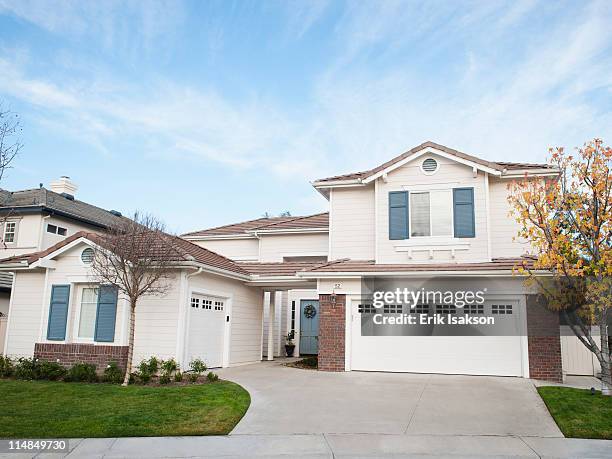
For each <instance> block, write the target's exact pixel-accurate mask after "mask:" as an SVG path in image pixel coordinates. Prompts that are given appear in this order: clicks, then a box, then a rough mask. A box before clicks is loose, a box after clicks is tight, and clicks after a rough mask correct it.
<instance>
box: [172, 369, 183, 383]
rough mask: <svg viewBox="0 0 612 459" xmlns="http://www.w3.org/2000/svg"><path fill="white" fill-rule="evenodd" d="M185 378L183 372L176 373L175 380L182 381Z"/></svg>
mask: <svg viewBox="0 0 612 459" xmlns="http://www.w3.org/2000/svg"><path fill="white" fill-rule="evenodd" d="M182 380H183V373H181V372H180V371H177V372H176V373H174V382H181V381H182Z"/></svg>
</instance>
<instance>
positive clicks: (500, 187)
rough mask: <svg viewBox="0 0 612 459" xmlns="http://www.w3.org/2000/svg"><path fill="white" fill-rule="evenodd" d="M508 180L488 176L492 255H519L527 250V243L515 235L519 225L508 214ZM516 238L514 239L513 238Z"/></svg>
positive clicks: (496, 256)
mask: <svg viewBox="0 0 612 459" xmlns="http://www.w3.org/2000/svg"><path fill="white" fill-rule="evenodd" d="M509 183H510V181H508V180H500V179H497V178H493V177H490V180H489V193H490V196H491V199H490V203H491V204H490V205H491V235H492V239H491V242H492V244H491V248H492V257H493V258H500V257H519V256H521V255H523V254H524V253H525V252H527V251H528V249H529V245H528V244H527V243H526V242H525V240H523V239H519V238H518V237H517V235H518V231H519V229H520V225H519V224H518V223H517V221H516V219H515V218H514V217H512V216H511V215H510V209H511V206H510V203H509V202H508V194H509V193H508V184H509ZM514 238H516V240H513V239H514Z"/></svg>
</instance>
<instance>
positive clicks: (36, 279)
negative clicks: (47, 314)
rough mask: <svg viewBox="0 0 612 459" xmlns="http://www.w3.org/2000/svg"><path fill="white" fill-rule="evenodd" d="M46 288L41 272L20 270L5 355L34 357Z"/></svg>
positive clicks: (15, 286) (15, 288) (43, 275)
mask: <svg viewBox="0 0 612 459" xmlns="http://www.w3.org/2000/svg"><path fill="white" fill-rule="evenodd" d="M44 285H45V274H44V272H42V271H34V272H24V271H20V272H18V273H17V274H16V275H15V284H14V289H13V293H12V295H13V298H12V308H11V311H10V318H9V327H8V332H7V333H8V343H7V346H6V350H5V352H6V355H9V356H11V357H32V356H33V355H34V343H35V342H37V341H38V336H39V334H40V319H41V310H42V301H43V290H44Z"/></svg>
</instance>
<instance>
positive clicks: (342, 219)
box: [330, 185, 375, 260]
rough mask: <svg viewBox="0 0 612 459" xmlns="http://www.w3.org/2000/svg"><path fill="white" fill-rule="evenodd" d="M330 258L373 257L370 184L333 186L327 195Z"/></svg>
mask: <svg viewBox="0 0 612 459" xmlns="http://www.w3.org/2000/svg"><path fill="white" fill-rule="evenodd" d="M330 215H331V219H330V220H331V222H330V234H331V254H330V259H332V260H337V259H339V258H352V259H354V260H373V259H374V239H375V236H374V186H373V185H371V186H368V187H359V188H336V189H334V190H332V197H331V214H330Z"/></svg>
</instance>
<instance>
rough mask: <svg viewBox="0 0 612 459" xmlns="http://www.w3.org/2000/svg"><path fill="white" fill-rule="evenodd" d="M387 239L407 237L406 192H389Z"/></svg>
mask: <svg viewBox="0 0 612 459" xmlns="http://www.w3.org/2000/svg"><path fill="white" fill-rule="evenodd" d="M389 239H392V240H397V239H408V192H407V191H391V192H390V193H389Z"/></svg>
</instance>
